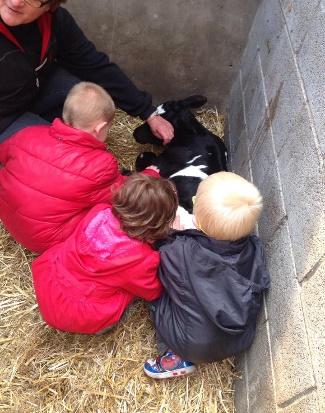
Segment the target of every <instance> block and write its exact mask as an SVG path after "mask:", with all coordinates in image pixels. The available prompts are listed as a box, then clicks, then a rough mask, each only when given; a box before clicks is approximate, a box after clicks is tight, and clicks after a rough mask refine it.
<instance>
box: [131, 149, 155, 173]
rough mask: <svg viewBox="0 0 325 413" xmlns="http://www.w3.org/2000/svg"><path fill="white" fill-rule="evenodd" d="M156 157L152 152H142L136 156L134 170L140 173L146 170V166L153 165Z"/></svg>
mask: <svg viewBox="0 0 325 413" xmlns="http://www.w3.org/2000/svg"><path fill="white" fill-rule="evenodd" d="M156 158H157V156H156V155H155V154H154V153H153V152H142V153H140V155H138V157H137V159H136V161H135V170H136V171H137V172H141V171H143V170H144V169H146V168H147V166H150V165H155V161H156Z"/></svg>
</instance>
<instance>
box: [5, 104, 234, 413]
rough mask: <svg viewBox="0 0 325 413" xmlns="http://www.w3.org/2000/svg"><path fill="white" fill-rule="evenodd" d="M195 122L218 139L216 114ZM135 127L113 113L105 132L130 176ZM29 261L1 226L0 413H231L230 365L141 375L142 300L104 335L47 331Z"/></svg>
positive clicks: (148, 332) (149, 335)
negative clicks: (173, 375)
mask: <svg viewBox="0 0 325 413" xmlns="http://www.w3.org/2000/svg"><path fill="white" fill-rule="evenodd" d="M198 117H199V118H200V120H201V121H202V122H203V123H204V124H205V125H206V126H207V127H209V129H210V130H212V131H214V132H215V133H217V134H219V135H220V136H222V134H223V125H222V117H218V115H217V113H216V111H214V110H211V109H210V110H207V111H202V112H201V113H199V115H198ZM137 124H138V122H137V121H136V120H134V119H133V118H130V117H128V116H126V115H125V114H123V113H122V112H118V113H117V117H116V120H115V124H114V127H113V130H112V131H111V133H110V142H109V147H110V149H111V150H112V151H113V152H114V154H115V155H116V156H117V157H118V159H119V160H120V164H121V166H123V167H125V168H129V169H132V165H133V163H134V160H135V157H136V156H137V154H138V153H139V152H140V151H143V150H144V148H143V146H141V145H137V144H136V143H135V142H134V140H133V138H132V136H131V135H132V131H133V129H134V128H135V126H137ZM150 149H152V148H151V147H150ZM32 259H33V255H32V254H31V253H29V252H28V251H26V250H25V249H23V248H22V247H21V246H19V245H17V244H16V243H15V242H14V241H13V240H12V238H11V237H10V236H9V234H8V233H6V231H5V230H4V229H3V228H2V227H1V225H0V411H1V412H2V411H4V412H17V413H29V412H31V413H34V412H35V413H36V412H44V413H45V412H46V413H61V412H82V413H92V412H94V413H111V412H112V413H120V412H121V413H128V412H130V413H149V412H153V413H167V412H168V413H174V412H175V413H176V412H177V413H185V412H188V413H196V412H197V413H205V412H206V413H208V412H209V413H210V412H211V413H212V412H213V413H221V412H222V413H224V412H227V413H232V412H234V407H233V391H232V383H233V379H234V377H235V375H236V373H235V371H234V368H233V363H232V360H225V361H223V362H220V363H214V364H210V365H201V366H199V370H198V373H197V374H196V375H194V376H191V377H188V378H182V379H178V380H177V379H176V380H175V379H174V380H173V379H172V380H168V381H163V382H159V381H154V380H152V379H150V378H147V377H146V376H145V375H144V373H143V372H142V367H143V361H144V360H145V359H146V358H148V357H152V356H154V355H155V353H156V350H155V340H154V330H153V327H152V325H151V322H150V320H149V315H148V311H147V309H146V307H145V305H144V303H142V302H141V301H137V302H135V303H134V305H133V306H132V308H131V311H130V314H129V316H128V317H127V319H126V320H125V321H124V322H122V323H121V324H120V325H119V326H118V327H117V328H116V329H115V330H113V331H112V332H111V333H109V334H106V335H103V336H86V335H77V334H68V333H63V332H59V331H55V330H53V329H51V328H49V327H48V326H46V325H45V324H44V322H43V321H42V319H41V317H40V315H39V312H38V309H37V304H36V302H35V297H34V293H33V287H32V281H31V272H30V262H31V260H32Z"/></svg>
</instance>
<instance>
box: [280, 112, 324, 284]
mask: <svg viewBox="0 0 325 413" xmlns="http://www.w3.org/2000/svg"><path fill="white" fill-rule="evenodd" d="M294 116H295V119H294V120H292V127H293V131H292V133H291V134H290V135H288V136H287V140H286V142H285V144H284V146H283V147H282V150H281V152H280V154H279V156H278V165H279V172H280V178H281V184H282V190H283V198H284V203H285V209H286V212H287V215H288V224H289V229H290V236H291V241H292V249H293V254H294V259H295V265H296V271H297V276H298V278H299V280H302V279H303V278H304V277H305V276H306V274H308V272H309V271H310V270H311V269H312V268H313V266H314V265H315V263H316V262H318V261H319V259H320V257H321V256H322V254H323V253H324V245H325V208H324V205H325V191H324V170H323V169H322V166H321V164H320V162H319V158H318V156H317V149H316V147H315V142H314V140H313V138H312V132H311V129H310V127H309V125H308V123H307V122H306V116H307V113H306V110H305V108H304V107H303V108H301V109H300V110H298V108H297V113H296V114H295V115H294ZM283 118H285V114H283ZM283 121H284V120H283Z"/></svg>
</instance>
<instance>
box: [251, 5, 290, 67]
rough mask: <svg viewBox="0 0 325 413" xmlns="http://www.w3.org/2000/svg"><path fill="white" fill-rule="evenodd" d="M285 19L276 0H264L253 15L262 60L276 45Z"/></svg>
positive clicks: (283, 27)
mask: <svg viewBox="0 0 325 413" xmlns="http://www.w3.org/2000/svg"><path fill="white" fill-rule="evenodd" d="M284 29H285V20H284V17H283V14H282V10H281V6H280V3H279V1H278V0H264V1H263V2H262V4H261V5H260V7H259V8H258V10H257V13H256V16H255V24H254V31H255V36H256V38H257V39H258V43H259V52H260V55H261V59H262V62H264V61H265V60H266V58H267V56H269V55H270V54H272V52H273V51H274V50H275V49H276V48H277V47H278V41H279V37H280V35H281V33H282V31H283V30H284Z"/></svg>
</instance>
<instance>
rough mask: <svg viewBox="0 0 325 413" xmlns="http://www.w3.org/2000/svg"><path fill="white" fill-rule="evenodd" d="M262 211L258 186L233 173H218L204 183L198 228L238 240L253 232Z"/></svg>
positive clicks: (197, 213) (196, 210)
mask: <svg viewBox="0 0 325 413" xmlns="http://www.w3.org/2000/svg"><path fill="white" fill-rule="evenodd" d="M262 208H263V198H262V196H261V194H260V192H259V190H258V189H257V188H256V186H255V185H253V184H252V183H250V182H248V181H246V179H244V178H242V177H241V176H239V175H236V174H234V173H232V172H218V173H216V174H213V175H210V176H209V177H208V178H206V179H205V180H204V181H202V182H201V183H200V185H199V187H198V190H197V194H196V197H195V203H194V215H195V220H196V224H197V227H198V228H199V229H201V230H202V231H203V232H204V233H205V234H207V235H208V236H210V237H213V238H216V239H219V240H228V241H235V240H238V239H240V238H242V237H244V236H247V235H249V234H250V233H251V232H252V231H253V229H254V226H255V224H256V222H257V220H258V218H259V216H260V214H261V212H262Z"/></svg>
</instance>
